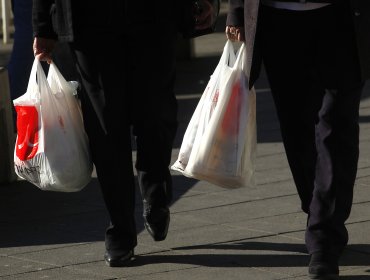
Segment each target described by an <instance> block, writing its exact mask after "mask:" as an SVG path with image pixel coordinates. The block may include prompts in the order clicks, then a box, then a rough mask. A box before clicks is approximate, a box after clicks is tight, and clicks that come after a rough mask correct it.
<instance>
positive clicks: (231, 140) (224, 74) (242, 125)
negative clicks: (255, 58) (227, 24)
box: [171, 40, 257, 188]
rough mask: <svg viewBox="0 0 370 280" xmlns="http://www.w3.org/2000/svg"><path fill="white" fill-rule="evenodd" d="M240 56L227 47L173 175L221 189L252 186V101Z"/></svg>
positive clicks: (241, 50) (254, 141) (240, 52)
mask: <svg viewBox="0 0 370 280" xmlns="http://www.w3.org/2000/svg"><path fill="white" fill-rule="evenodd" d="M245 56H246V48H245V45H244V44H242V45H241V47H240V48H239V50H238V52H237V53H236V54H235V51H234V47H233V45H232V43H231V42H230V41H229V40H228V41H227V42H226V44H225V47H224V50H223V53H222V55H221V58H220V61H219V63H218V65H217V67H216V69H215V71H214V73H213V74H212V76H211V78H210V80H209V82H208V84H207V87H206V89H205V91H204V92H203V95H202V97H201V99H200V101H199V103H198V105H197V107H196V109H195V111H194V114H193V116H192V118H191V120H190V122H189V125H188V127H187V129H186V132H185V134H184V138H183V142H182V145H181V148H180V151H179V157H178V159H177V161H176V162H175V163H174V164H173V165H172V166H171V168H172V169H173V170H177V171H179V172H181V173H182V174H183V175H185V176H188V177H191V178H195V179H199V180H205V181H208V182H211V183H213V184H215V185H219V186H222V187H226V188H237V187H245V186H254V185H255V158H256V149H257V138H256V134H257V132H256V95H255V90H254V88H252V89H251V90H249V87H248V78H247V77H246V73H245V65H244V63H245Z"/></svg>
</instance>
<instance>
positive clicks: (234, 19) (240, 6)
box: [226, 0, 244, 26]
mask: <svg viewBox="0 0 370 280" xmlns="http://www.w3.org/2000/svg"><path fill="white" fill-rule="evenodd" d="M226 25H230V26H244V0H229V11H228V13H227V18H226Z"/></svg>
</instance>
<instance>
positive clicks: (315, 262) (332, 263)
mask: <svg viewBox="0 0 370 280" xmlns="http://www.w3.org/2000/svg"><path fill="white" fill-rule="evenodd" d="M308 276H309V277H310V278H311V279H318V280H337V279H339V267H338V257H337V256H335V255H331V254H325V253H322V252H318V253H313V254H312V255H311V259H310V264H309V267H308Z"/></svg>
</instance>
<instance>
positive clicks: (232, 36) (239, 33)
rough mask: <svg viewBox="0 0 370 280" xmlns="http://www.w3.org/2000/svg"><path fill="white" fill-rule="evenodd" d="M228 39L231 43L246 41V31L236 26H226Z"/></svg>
mask: <svg viewBox="0 0 370 280" xmlns="http://www.w3.org/2000/svg"><path fill="white" fill-rule="evenodd" d="M225 33H226V37H227V39H229V40H230V41H233V42H234V41H244V29H243V28H242V27H236V26H226V30H225Z"/></svg>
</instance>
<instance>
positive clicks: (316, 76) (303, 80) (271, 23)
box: [257, 5, 363, 254]
mask: <svg viewBox="0 0 370 280" xmlns="http://www.w3.org/2000/svg"><path fill="white" fill-rule="evenodd" d="M346 10H347V9H346V8H345V7H336V6H333V5H331V6H327V7H325V8H320V9H317V10H312V11H288V10H279V9H274V8H269V7H262V8H261V10H260V12H261V13H260V17H259V27H258V34H257V35H258V36H259V37H258V38H259V39H260V41H259V43H260V46H261V51H262V57H263V61H264V65H265V68H266V72H267V76H268V78H269V82H270V86H271V91H272V94H273V98H274V101H275V104H276V109H277V113H278V117H279V121H280V126H281V133H282V137H283V142H284V146H285V150H286V154H287V158H288V162H289V165H290V168H291V171H292V174H293V177H294V181H295V184H296V187H297V190H298V193H299V196H300V199H301V202H302V209H303V210H304V211H305V212H306V213H308V221H307V229H306V245H307V249H308V251H309V253H313V252H317V251H324V252H327V253H332V254H340V253H341V251H342V250H343V248H344V247H345V245H346V244H347V242H348V233H347V230H346V227H345V224H344V223H345V221H346V219H347V218H348V216H349V214H350V211H351V206H352V196H353V186H354V182H355V178H356V171H357V163H358V156H359V125H358V118H359V104H360V98H361V91H362V87H363V82H361V80H360V78H359V77H360V75H359V64H358V59H357V55H356V54H357V53H356V49H355V44H354V42H355V40H354V34H353V30H352V23H351V19H350V15H349V12H348V14H347V13H346V12H345V11H346ZM348 11H349V9H348Z"/></svg>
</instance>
